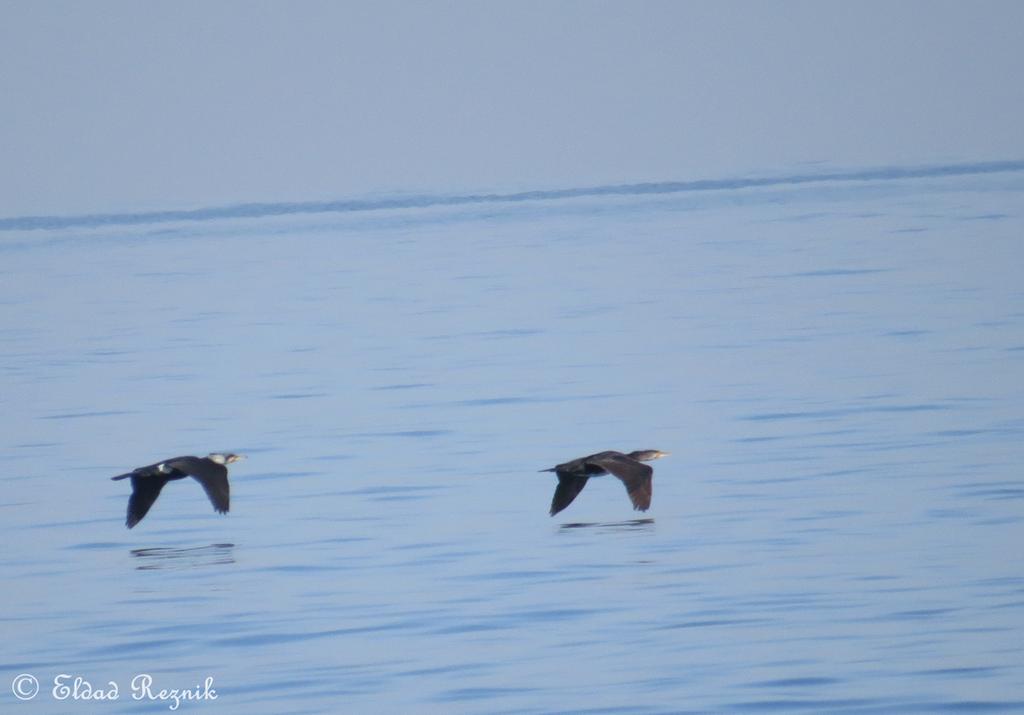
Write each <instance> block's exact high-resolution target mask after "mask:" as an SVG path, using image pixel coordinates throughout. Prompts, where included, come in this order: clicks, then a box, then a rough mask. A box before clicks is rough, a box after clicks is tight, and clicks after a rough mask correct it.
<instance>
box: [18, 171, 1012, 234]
mask: <svg viewBox="0 0 1024 715" xmlns="http://www.w3.org/2000/svg"><path fill="white" fill-rule="evenodd" d="M1018 171H1024V160H1021V159H1014V160H1008V161H987V162H971V163H957V164H933V165H913V166H887V167H875V168H869V169H860V170H850V171H830V172H821V173H805V174H791V175H788V176H761V177H739V178H729V179H697V180H690V181H658V182H641V183H632V184H608V185H603V186H585V187H578V188H564V189H539V190H533V191H517V192H509V193H476V194H473V193H468V194H452V195H443V194H414V195H410V196H394V197H391V198H380V199H339V200H330V201H290V202H256V203H243V204H230V205H222V206H212V207H206V208H197V209H175V210H154V211H138V212H125V213H98V214H77V215H68V216H59V215H49V216H46V215H34V216H14V217H9V218H0V231H17V230H24V231H32V230H45V229H50V230H55V229H65V228H96V227H99V226H130V225H140V224H155V223H170V222H175V221H212V220H222V219H237V218H266V217H271V216H287V215H294V214H319V213H348V212H360V211H383V210H388V209H398V210H401V209H412V208H431V207H440V206H462V205H468V204H486V203H523V202H530V201H550V200H558V199H574V198H586V197H594V196H642V195H657V194H675V193H686V192H698V191H729V190H739V189H750V188H762V187H770V186H787V185H790V186H791V185H799V184H814V183H830V182H858V181H896V180H900V179H929V178H941V177H947V176H967V175H971V174H995V173H1008V172H1018Z"/></svg>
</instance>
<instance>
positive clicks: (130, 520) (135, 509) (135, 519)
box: [124, 474, 167, 529]
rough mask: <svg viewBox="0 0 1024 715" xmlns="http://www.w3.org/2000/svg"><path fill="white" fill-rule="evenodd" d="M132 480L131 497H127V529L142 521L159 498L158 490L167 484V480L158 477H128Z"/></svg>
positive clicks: (132, 475) (131, 475)
mask: <svg viewBox="0 0 1024 715" xmlns="http://www.w3.org/2000/svg"><path fill="white" fill-rule="evenodd" d="M128 476H130V477H131V478H132V495H131V496H130V497H128V517H127V518H126V519H125V522H124V524H125V526H127V527H128V528H129V529H130V528H132V527H133V526H135V525H136V524H138V523H139V522H140V521H142V517H144V516H145V515H146V514H147V513H148V512H149V508H150V507H151V506H153V502H155V501H156V498H157V497H158V496H160V490H161V489H163V488H164V485H165V484H167V478H166V477H162V476H159V475H150V476H144V475H136V474H130V475H128Z"/></svg>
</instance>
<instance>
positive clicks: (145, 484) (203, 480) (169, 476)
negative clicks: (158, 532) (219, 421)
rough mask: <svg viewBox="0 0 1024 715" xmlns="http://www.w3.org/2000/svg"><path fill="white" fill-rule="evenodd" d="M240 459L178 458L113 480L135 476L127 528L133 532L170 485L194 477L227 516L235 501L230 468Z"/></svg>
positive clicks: (226, 456) (215, 456) (234, 456)
mask: <svg viewBox="0 0 1024 715" xmlns="http://www.w3.org/2000/svg"><path fill="white" fill-rule="evenodd" d="M239 459H245V457H244V456H242V455H240V454H230V453H225V454H222V453H220V452H213V453H212V454H210V455H208V456H206V457H174V458H173V459H165V460H164V461H162V462H157V463H156V464H150V465H149V466H148V467H139V468H138V469H134V470H132V471H131V472H128V473H127V474H120V475H118V476H116V477H111V479H113V480H118V479H128V478H129V477H131V480H132V495H131V496H130V497H129V498H128V518H127V519H126V520H125V526H127V527H128V528H129V529H130V528H132V527H133V526H135V525H136V524H138V523H139V522H140V521H142V517H144V516H145V515H146V514H147V512H149V509H150V507H152V506H153V503H154V502H155V501H156V498H157V497H158V496H160V490H161V489H163V488H164V485H165V484H167V482H171V481H174V480H176V479H184V478H185V477H192V478H194V479H195V480H196V481H197V482H199V483H200V484H201V485H202V486H203V490H204V491H205V492H206V496H208V497H209V498H210V503H212V504H213V508H214V509H215V510H216V511H218V512H220V513H221V514H227V513H228V509H229V508H230V501H231V487H230V486H229V485H228V468H227V465H228V464H231V463H232V462H237V461H238V460H239Z"/></svg>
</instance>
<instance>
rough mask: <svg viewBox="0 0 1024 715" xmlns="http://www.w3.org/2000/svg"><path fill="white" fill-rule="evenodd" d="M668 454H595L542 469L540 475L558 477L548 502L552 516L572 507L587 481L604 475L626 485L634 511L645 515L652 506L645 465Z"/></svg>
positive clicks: (650, 473) (650, 451)
mask: <svg viewBox="0 0 1024 715" xmlns="http://www.w3.org/2000/svg"><path fill="white" fill-rule="evenodd" d="M668 454H669V453H668V452H662V451H661V450H658V449H640V450H637V451H635V452H630V453H629V454H623V453H622V452H614V451H608V452H598V453H597V454H591V455H590V456H588V457H580V458H579V459H574V460H572V461H571V462H566V463H565V464H559V465H558V466H555V467H551V468H550V469H542V470H541V471H542V472H554V473H555V474H557V475H558V486H557V487H555V496H554V498H553V499H552V500H551V516H554V515H555V514H557V513H558V512H560V511H562V509H564V508H565V507H567V506H569V505H570V504H572V500H573V499H575V498H576V495H577V494H579V493H580V492H581V491H583V487H585V486H586V485H587V480H588V479H590V478H591V477H600V476H602V475H604V474H614V475H615V476H616V477H618V478H619V479H621V480H622V483H623V484H625V485H626V492H627V493H628V494H629V499H630V501H632V502H633V508H634V509H636V510H637V511H647V509H648V508H649V507H650V506H651V496H652V494H653V484H652V481H651V477H652V476H653V474H654V469H653V468H652V467H650V466H649V465H646V464H644V462H650V461H653V460H655V459H660V458H661V457H664V456H667V455H668Z"/></svg>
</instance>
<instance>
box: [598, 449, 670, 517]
mask: <svg viewBox="0 0 1024 715" xmlns="http://www.w3.org/2000/svg"><path fill="white" fill-rule="evenodd" d="M595 457H596V458H591V459H589V460H588V461H589V462H590V463H592V464H596V465H598V466H600V467H603V468H604V469H606V470H608V472H609V473H611V474H614V475H615V476H616V477H618V478H619V479H621V480H622V483H623V484H625V485H626V492H627V493H628V494H629V499H630V501H632V502H633V508H634V509H636V510H637V511H647V509H648V508H650V506H651V496H653V493H654V485H653V481H652V480H651V477H652V475H653V474H654V469H652V468H651V467H650V465H647V464H644V463H643V462H638V461H637V460H635V459H633V458H631V457H627V456H626V455H624V454H619V453H616V452H612V453H602V454H600V455H595Z"/></svg>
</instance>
